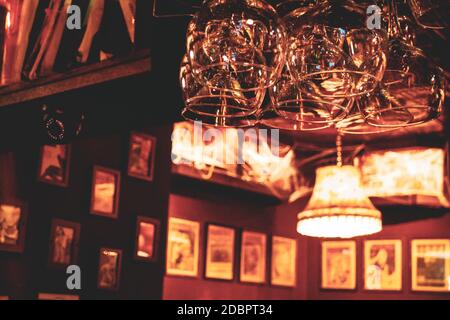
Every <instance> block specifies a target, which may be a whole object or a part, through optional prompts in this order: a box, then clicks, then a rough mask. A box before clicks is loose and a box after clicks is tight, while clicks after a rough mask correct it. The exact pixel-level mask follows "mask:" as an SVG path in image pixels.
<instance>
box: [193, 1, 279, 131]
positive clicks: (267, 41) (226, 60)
mask: <svg viewBox="0 0 450 320" xmlns="http://www.w3.org/2000/svg"><path fill="white" fill-rule="evenodd" d="M285 45H286V41H285V29H284V26H283V23H282V21H281V20H280V19H279V17H278V15H277V13H276V11H275V9H274V8H273V7H271V6H270V5H269V4H267V3H266V2H264V1H262V0H252V1H238V0H220V1H219V0H205V1H204V2H203V5H202V7H201V9H200V11H199V13H198V14H197V15H196V16H195V17H194V19H193V20H192V21H191V23H190V24H189V27H188V32H187V53H188V60H189V64H190V69H191V75H192V76H193V77H194V78H195V82H196V84H197V85H199V86H202V88H203V89H202V90H207V91H208V92H209V93H210V94H209V95H213V96H215V99H216V101H215V102H213V103H208V107H204V106H202V107H200V106H198V105H197V106H196V107H195V108H194V107H193V105H192V104H189V105H187V109H186V111H189V112H185V113H184V116H185V117H187V118H190V119H198V118H202V117H203V118H205V117H206V118H210V119H215V120H217V119H220V120H221V121H222V122H224V123H223V125H226V126H228V125H229V124H230V123H234V120H233V118H236V119H238V121H241V119H242V118H243V117H246V118H257V116H258V115H259V112H260V107H261V104H262V102H263V100H264V96H265V91H266V90H267V88H268V87H269V86H271V85H273V84H274V83H275V81H276V79H278V76H279V74H280V71H281V68H282V67H283V65H284V63H285ZM192 81H194V79H193V80H192ZM219 97H220V101H219V100H218V99H219ZM215 120H214V121H215ZM216 125H217V124H216Z"/></svg>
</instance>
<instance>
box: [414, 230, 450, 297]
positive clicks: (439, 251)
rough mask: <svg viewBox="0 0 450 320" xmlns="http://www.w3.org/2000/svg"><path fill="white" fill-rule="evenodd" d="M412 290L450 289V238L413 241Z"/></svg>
mask: <svg viewBox="0 0 450 320" xmlns="http://www.w3.org/2000/svg"><path fill="white" fill-rule="evenodd" d="M411 259H412V261H411V269H412V270H411V273H412V290H414V291H450V239H423V240H422V239H421V240H412V241H411Z"/></svg>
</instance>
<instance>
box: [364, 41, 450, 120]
mask: <svg viewBox="0 0 450 320" xmlns="http://www.w3.org/2000/svg"><path fill="white" fill-rule="evenodd" d="M388 57H389V58H388V66H387V70H386V72H385V74H384V77H383V80H382V84H380V85H378V86H377V88H376V90H375V91H374V92H373V93H372V94H368V95H365V96H363V97H362V98H361V100H360V108H361V112H362V113H363V115H364V117H365V119H366V121H367V122H368V123H369V124H371V125H373V126H381V127H398V126H411V125H417V124H420V123H424V122H427V121H430V120H433V119H436V118H437V117H439V115H440V114H441V112H442V108H443V106H444V98H445V87H446V80H445V76H444V72H443V70H442V69H441V68H440V67H438V66H436V65H434V64H433V63H432V62H431V61H430V60H429V59H428V58H427V57H426V56H425V54H424V53H423V52H422V51H421V50H420V49H418V48H416V47H413V46H410V45H408V44H406V43H405V42H403V41H401V40H398V39H394V40H391V41H390V43H389V54H388Z"/></svg>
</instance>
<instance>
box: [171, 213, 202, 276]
mask: <svg viewBox="0 0 450 320" xmlns="http://www.w3.org/2000/svg"><path fill="white" fill-rule="evenodd" d="M199 239H200V223H199V222H197V221H191V220H186V219H180V218H169V225H168V231H167V254H166V274H167V275H172V276H185V277H197V276H198V260H199Z"/></svg>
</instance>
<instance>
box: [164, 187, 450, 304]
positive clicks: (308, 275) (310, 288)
mask: <svg viewBox="0 0 450 320" xmlns="http://www.w3.org/2000/svg"><path fill="white" fill-rule="evenodd" d="M203 199H208V200H203ZM306 200H307V199H303V200H300V201H298V202H297V203H294V204H283V205H274V204H266V203H259V202H258V201H255V200H252V199H251V198H249V199H237V200H236V201H230V200H229V199H228V198H226V197H225V195H223V199H222V200H220V197H219V198H211V197H210V196H209V195H204V194H202V195H201V196H197V197H195V196H191V195H189V196H186V195H182V196H181V195H175V194H172V195H171V196H170V206H169V215H170V216H175V217H182V218H186V219H192V220H196V221H200V222H201V223H202V229H201V237H202V238H201V239H204V236H205V235H204V225H205V222H216V223H222V224H227V225H230V226H235V227H238V228H245V229H250V230H259V231H263V232H265V233H267V234H274V235H281V236H288V237H292V238H297V239H298V261H297V287H296V288H294V289H284V288H276V287H271V286H270V285H268V284H266V285H264V286H254V285H247V284H241V283H239V282H238V281H237V280H235V281H233V282H231V283H228V282H222V281H211V280H205V279H204V278H203V270H204V256H203V254H204V252H205V248H204V243H203V241H201V250H200V269H199V270H200V276H199V277H198V278H196V279H189V278H177V277H171V276H170V277H169V276H166V277H165V280H164V298H165V299H313V300H317V299H450V293H431V292H430V293H423V292H422V293H418V292H412V291H411V289H410V288H411V272H410V247H409V242H410V240H411V239H420V238H450V212H449V213H445V212H442V211H436V210H431V209H423V208H390V209H385V210H384V211H385V212H384V218H385V220H386V221H387V222H388V223H389V224H387V225H384V229H383V231H382V232H381V233H379V234H377V235H374V236H371V237H370V239H401V240H402V241H403V248H402V249H403V250H402V254H403V261H402V263H403V289H402V291H400V292H373V291H371V292H369V291H365V290H364V288H363V280H364V279H363V240H364V239H366V238H358V239H356V241H357V289H356V290H352V291H342V290H340V291H339V290H323V289H321V288H320V277H321V246H320V243H321V241H320V240H319V239H313V238H307V237H303V236H299V235H298V234H297V233H296V230H295V229H296V221H297V213H298V212H299V211H301V210H302V209H303V207H304V205H305V203H306ZM427 217H428V218H427ZM410 220H412V221H410ZM392 221H395V224H392ZM400 221H404V222H400ZM367 239H369V237H367ZM236 270H237V269H236ZM236 270H235V271H236ZM235 274H236V276H237V275H238V274H237V271H236V273H235Z"/></svg>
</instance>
